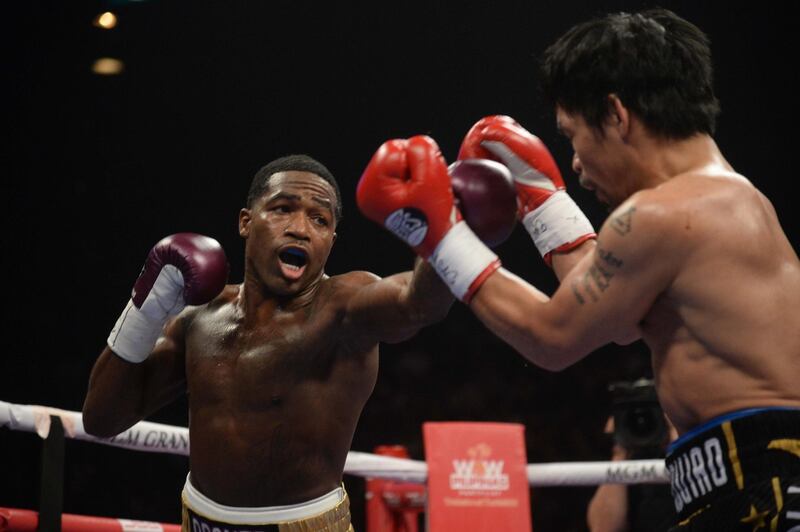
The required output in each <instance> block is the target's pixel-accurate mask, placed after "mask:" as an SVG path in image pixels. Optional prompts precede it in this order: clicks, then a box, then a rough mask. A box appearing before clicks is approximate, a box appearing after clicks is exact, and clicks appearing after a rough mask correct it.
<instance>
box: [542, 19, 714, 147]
mask: <svg viewBox="0 0 800 532" xmlns="http://www.w3.org/2000/svg"><path fill="white" fill-rule="evenodd" d="M712 84H713V68H712V65H711V50H710V42H709V39H708V37H707V36H706V35H705V33H703V32H702V31H701V30H700V29H699V28H697V26H695V25H693V24H691V23H690V22H688V21H686V20H684V19H682V18H680V17H679V16H678V15H676V14H675V13H673V12H671V11H668V10H666V9H661V8H657V9H650V10H646V11H642V12H640V13H636V14H630V13H613V14H608V15H605V16H604V17H601V18H597V19H594V20H590V21H588V22H584V23H582V24H579V25H577V26H574V27H573V28H572V29H570V30H569V31H568V32H567V33H565V34H564V35H563V36H562V37H560V38H559V39H558V40H557V41H556V42H555V43H554V44H552V45H551V46H550V47H549V48H547V50H546V51H545V52H544V56H543V58H542V61H541V85H542V90H543V92H544V95H545V97H546V98H547V99H548V100H549V101H550V103H551V104H555V105H558V106H560V107H561V108H562V109H564V110H565V111H566V112H568V113H570V114H578V115H580V116H582V117H583V119H584V120H586V122H587V124H589V125H590V126H591V127H593V128H595V129H597V130H602V125H603V121H604V120H605V119H606V117H607V116H608V114H609V112H610V108H609V103H608V95H609V94H612V93H613V94H616V95H617V96H618V97H619V99H620V100H621V101H622V103H623V104H624V105H625V107H627V108H628V109H630V110H631V112H633V113H634V114H635V115H636V116H637V117H639V118H640V119H641V120H642V121H643V122H644V124H645V125H646V126H647V127H648V129H649V130H651V131H652V132H653V133H655V134H657V135H660V136H662V137H666V138H673V139H683V138H687V137H690V136H692V135H694V134H695V133H707V134H709V135H713V134H714V129H715V126H716V118H717V115H718V114H719V102H718V101H717V98H716V96H714V91H713V88H712Z"/></svg>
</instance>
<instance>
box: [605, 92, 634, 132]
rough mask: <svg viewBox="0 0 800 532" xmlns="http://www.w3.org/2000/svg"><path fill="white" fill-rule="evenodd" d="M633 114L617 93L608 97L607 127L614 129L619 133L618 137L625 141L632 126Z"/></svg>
mask: <svg viewBox="0 0 800 532" xmlns="http://www.w3.org/2000/svg"><path fill="white" fill-rule="evenodd" d="M630 120H631V114H630V112H629V111H628V108H627V107H625V104H624V103H622V100H620V98H619V96H617V95H616V94H615V93H611V94H609V95H608V117H607V118H606V127H610V128H613V129H615V130H616V131H617V135H619V137H620V138H622V139H623V140H626V139H627V137H628V132H629V131H630V125H631V122H630Z"/></svg>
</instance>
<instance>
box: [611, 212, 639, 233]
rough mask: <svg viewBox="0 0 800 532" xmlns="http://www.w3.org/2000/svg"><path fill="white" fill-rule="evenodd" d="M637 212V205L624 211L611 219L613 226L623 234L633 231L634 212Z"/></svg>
mask: <svg viewBox="0 0 800 532" xmlns="http://www.w3.org/2000/svg"><path fill="white" fill-rule="evenodd" d="M634 212H636V207H631V208H630V209H628V210H627V211H625V212H623V213H622V214H620V215H619V216H616V217H614V218H613V219H612V220H611V228H612V229H613V230H614V231H616V232H617V233H619V234H620V235H621V236H625V235H627V234H628V233H630V232H631V220H632V218H633V213H634Z"/></svg>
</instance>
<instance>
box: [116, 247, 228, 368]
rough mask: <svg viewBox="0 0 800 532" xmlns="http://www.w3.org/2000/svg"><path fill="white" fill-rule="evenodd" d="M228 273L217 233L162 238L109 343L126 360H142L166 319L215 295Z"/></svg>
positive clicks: (148, 352)
mask: <svg viewBox="0 0 800 532" xmlns="http://www.w3.org/2000/svg"><path fill="white" fill-rule="evenodd" d="M227 277H228V261H227V259H226V258H225V252H224V251H223V250H222V247H221V246H220V245H219V242H217V241H216V240H214V239H213V238H209V237H207V236H203V235H198V234H194V233H178V234H175V235H171V236H168V237H166V238H164V239H162V240H161V241H159V242H158V243H157V244H156V245H155V246H153V249H151V250H150V253H149V254H148V256H147V260H145V263H144V267H143V268H142V272H141V273H140V274H139V278H138V279H137V280H136V284H134V286H133V292H132V294H131V300H130V301H129V302H128V305H127V306H126V307H125V310H124V311H123V312H122V315H121V316H120V317H119V319H118V320H117V323H116V325H114V328H113V329H112V330H111V334H109V336H108V346H109V347H110V348H111V349H112V351H114V353H116V354H117V355H118V356H119V357H120V358H123V359H125V360H127V361H128V362H142V361H144V360H145V359H146V358H147V357H148V356H149V355H150V352H151V351H152V350H153V347H154V346H155V343H156V340H158V336H159V335H160V334H161V330H162V329H163V327H164V324H165V323H166V322H167V320H168V319H169V318H170V317H171V316H175V315H177V314H178V313H180V311H181V310H183V308H184V307H185V306H186V305H187V304H189V305H203V304H205V303H208V302H209V301H211V300H212V299H213V298H214V297H215V296H216V295H217V294H219V293H220V292H221V291H222V289H223V288H224V287H225V281H226V280H227Z"/></svg>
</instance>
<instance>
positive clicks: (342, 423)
mask: <svg viewBox="0 0 800 532" xmlns="http://www.w3.org/2000/svg"><path fill="white" fill-rule="evenodd" d="M336 279H337V278H333V279H328V280H326V281H323V282H322V283H321V286H320V289H319V290H318V291H317V293H316V295H315V296H314V298H313V300H312V302H311V303H310V304H309V305H307V306H305V307H303V308H300V309H297V310H294V311H282V310H281V309H280V308H277V309H275V311H274V312H271V313H265V314H264V315H260V316H259V317H258V318H257V320H256V321H254V322H252V323H245V322H244V320H243V317H242V314H241V312H240V311H239V309H238V307H237V301H238V298H239V287H228V288H227V289H226V291H225V292H224V293H223V295H222V296H221V297H220V298H219V299H218V300H217V301H215V302H214V303H212V304H211V305H209V306H208V307H207V308H205V309H203V310H202V311H201V312H199V313H198V314H197V315H196V316H195V317H194V319H193V320H192V321H191V325H190V326H189V327H188V329H187V333H186V375H187V384H188V392H189V408H190V416H191V417H190V431H191V441H192V453H191V471H192V481H193V483H194V484H195V485H196V486H197V487H198V488H199V489H200V490H201V491H202V492H203V493H204V494H205V495H207V496H208V497H210V498H212V499H213V500H215V501H217V502H219V503H221V504H227V505H231V506H275V505H285V504H292V503H297V502H301V501H305V500H309V499H312V498H315V497H318V496H320V495H322V494H324V493H327V492H329V491H330V490H332V489H334V488H336V487H337V486H338V485H339V482H340V481H341V473H342V469H343V467H344V461H345V459H346V457H347V452H348V451H349V449H350V444H351V441H352V437H353V432H354V431H355V426H356V422H357V420H358V417H359V415H360V413H361V410H362V408H363V406H364V404H365V402H366V400H367V398H368V397H369V395H370V393H371V392H372V389H373V387H374V384H375V380H376V378H377V369H378V365H377V352H378V350H377V345H371V346H367V347H366V348H364V347H363V346H359V347H355V346H353V345H351V344H349V343H348V341H347V339H346V338H343V334H342V323H341V318H342V314H343V313H342V309H343V304H344V302H345V301H346V299H347V296H348V294H347V289H342V287H341V283H337V281H336Z"/></svg>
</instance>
